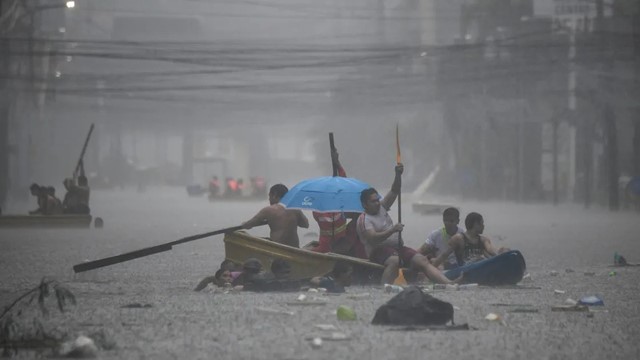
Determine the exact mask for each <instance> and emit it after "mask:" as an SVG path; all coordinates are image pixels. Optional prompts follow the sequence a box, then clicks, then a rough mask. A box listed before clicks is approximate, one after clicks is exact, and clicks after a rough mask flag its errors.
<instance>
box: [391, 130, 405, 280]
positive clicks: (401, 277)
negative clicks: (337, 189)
mask: <svg viewBox="0 0 640 360" xmlns="http://www.w3.org/2000/svg"><path fill="white" fill-rule="evenodd" d="M399 127H400V124H396V164H397V165H400V164H401V163H402V154H401V153H400V130H399ZM400 184H401V185H400V189H398V223H399V224H402V182H400ZM403 246H404V242H403V241H402V231H400V232H399V233H398V260H399V261H400V268H399V269H398V277H397V278H396V279H395V280H394V281H393V283H394V284H395V285H407V280H406V279H405V278H404V272H403V271H402V267H403V266H404V265H405V264H403V261H402V256H401V254H400V252H401V249H402V247H403Z"/></svg>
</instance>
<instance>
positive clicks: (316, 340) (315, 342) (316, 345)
mask: <svg viewBox="0 0 640 360" xmlns="http://www.w3.org/2000/svg"><path fill="white" fill-rule="evenodd" d="M311 346H312V347H313V348H316V349H318V348H320V347H321V346H322V339H321V338H319V337H316V338H313V340H311Z"/></svg>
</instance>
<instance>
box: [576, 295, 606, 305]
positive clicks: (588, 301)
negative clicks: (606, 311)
mask: <svg viewBox="0 0 640 360" xmlns="http://www.w3.org/2000/svg"><path fill="white" fill-rule="evenodd" d="M578 304H581V305H587V306H604V301H603V300H602V299H601V298H599V297H597V296H595V295H591V296H585V297H583V298H582V299H580V301H578Z"/></svg>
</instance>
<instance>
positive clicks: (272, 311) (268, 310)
mask: <svg viewBox="0 0 640 360" xmlns="http://www.w3.org/2000/svg"><path fill="white" fill-rule="evenodd" d="M256 310H258V311H259V312H261V313H265V314H276V315H295V313H294V312H293V311H287V310H280V309H272V308H265V307H260V306H259V307H256Z"/></svg>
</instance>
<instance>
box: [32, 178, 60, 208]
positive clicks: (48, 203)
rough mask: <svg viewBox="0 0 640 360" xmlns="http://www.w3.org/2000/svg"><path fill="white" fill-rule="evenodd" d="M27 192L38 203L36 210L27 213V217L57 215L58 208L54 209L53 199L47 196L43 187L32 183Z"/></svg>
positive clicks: (47, 192)
mask: <svg viewBox="0 0 640 360" xmlns="http://www.w3.org/2000/svg"><path fill="white" fill-rule="evenodd" d="M29 190H30V191H31V195H33V196H35V197H36V199H37V201H38V208H37V209H35V210H31V211H29V215H53V214H57V213H58V211H59V208H57V207H56V202H55V200H54V198H53V197H52V196H50V195H49V191H48V190H47V188H46V187H45V186H40V185H38V184H36V183H33V184H31V186H30V187H29Z"/></svg>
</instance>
